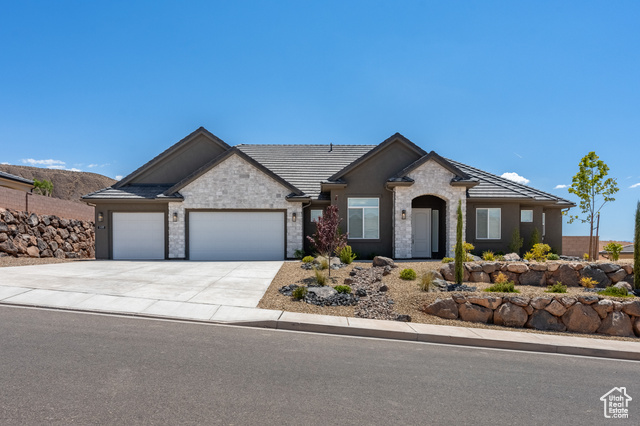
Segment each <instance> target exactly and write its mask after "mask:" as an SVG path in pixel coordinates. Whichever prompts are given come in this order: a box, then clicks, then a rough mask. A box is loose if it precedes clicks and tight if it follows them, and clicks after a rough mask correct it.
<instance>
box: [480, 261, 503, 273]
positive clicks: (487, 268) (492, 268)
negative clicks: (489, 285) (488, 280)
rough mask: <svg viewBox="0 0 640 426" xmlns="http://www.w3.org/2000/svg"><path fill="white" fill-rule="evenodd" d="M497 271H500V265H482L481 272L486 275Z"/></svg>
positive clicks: (495, 263)
mask: <svg viewBox="0 0 640 426" xmlns="http://www.w3.org/2000/svg"><path fill="white" fill-rule="evenodd" d="M498 269H500V264H499V263H498V262H485V263H483V264H482V272H484V273H486V274H490V273H492V272H495V271H497V270H498Z"/></svg>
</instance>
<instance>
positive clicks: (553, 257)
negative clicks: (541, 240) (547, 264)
mask: <svg viewBox="0 0 640 426" xmlns="http://www.w3.org/2000/svg"><path fill="white" fill-rule="evenodd" d="M547 260H560V256H558V255H557V254H555V253H549V254H548V255H547Z"/></svg>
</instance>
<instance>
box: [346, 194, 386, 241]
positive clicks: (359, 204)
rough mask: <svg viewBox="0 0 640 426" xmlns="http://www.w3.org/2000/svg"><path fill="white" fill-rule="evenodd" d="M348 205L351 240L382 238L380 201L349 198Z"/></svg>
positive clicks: (376, 199)
mask: <svg viewBox="0 0 640 426" xmlns="http://www.w3.org/2000/svg"><path fill="white" fill-rule="evenodd" d="M347 205H348V209H347V210H348V221H347V223H348V225H347V226H348V232H349V239H354V240H355V239H363V240H377V239H378V238H380V199H378V198H349V199H348V201H347Z"/></svg>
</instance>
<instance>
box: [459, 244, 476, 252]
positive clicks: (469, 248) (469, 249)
mask: <svg viewBox="0 0 640 426" xmlns="http://www.w3.org/2000/svg"><path fill="white" fill-rule="evenodd" d="M462 248H463V249H464V251H465V253H467V254H469V253H471V252H472V251H473V250H475V247H474V246H473V244H471V243H468V242H466V241H465V242H463V243H462Z"/></svg>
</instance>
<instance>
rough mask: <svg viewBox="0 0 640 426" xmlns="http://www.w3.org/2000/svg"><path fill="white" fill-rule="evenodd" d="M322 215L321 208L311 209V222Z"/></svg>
mask: <svg viewBox="0 0 640 426" xmlns="http://www.w3.org/2000/svg"><path fill="white" fill-rule="evenodd" d="M320 217H322V210H311V222H317V221H318V219H320Z"/></svg>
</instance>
